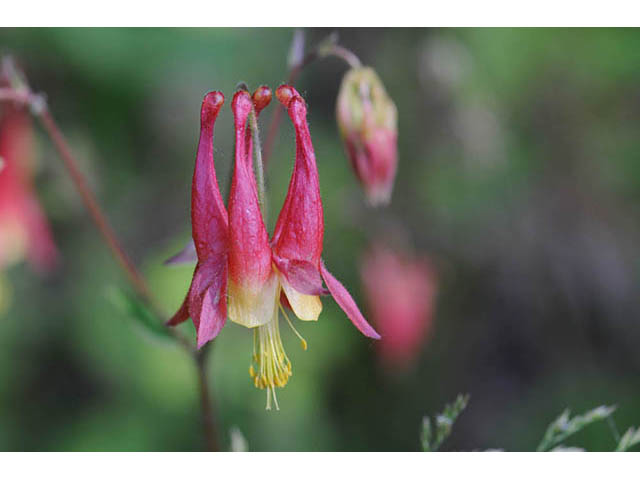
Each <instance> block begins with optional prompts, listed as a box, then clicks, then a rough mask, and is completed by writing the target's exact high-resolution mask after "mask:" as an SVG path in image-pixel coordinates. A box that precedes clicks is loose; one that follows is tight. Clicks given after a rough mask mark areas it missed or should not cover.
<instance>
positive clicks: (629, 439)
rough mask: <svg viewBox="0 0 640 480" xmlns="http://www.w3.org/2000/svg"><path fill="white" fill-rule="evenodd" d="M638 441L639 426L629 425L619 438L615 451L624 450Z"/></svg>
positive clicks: (639, 439) (639, 441)
mask: <svg viewBox="0 0 640 480" xmlns="http://www.w3.org/2000/svg"><path fill="white" fill-rule="evenodd" d="M638 443H640V428H634V427H631V428H629V430H627V431H626V432H625V434H624V435H623V436H622V438H621V439H620V442H619V443H618V446H617V447H616V452H626V451H627V450H629V449H630V448H631V447H633V446H634V445H637V444H638Z"/></svg>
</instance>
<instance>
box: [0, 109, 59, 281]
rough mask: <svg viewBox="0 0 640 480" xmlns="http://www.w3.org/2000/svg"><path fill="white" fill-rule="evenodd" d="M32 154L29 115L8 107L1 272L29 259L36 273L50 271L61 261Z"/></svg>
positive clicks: (2, 130) (2, 122)
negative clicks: (35, 185)
mask: <svg viewBox="0 0 640 480" xmlns="http://www.w3.org/2000/svg"><path fill="white" fill-rule="evenodd" d="M32 150H33V132H32V126H31V119H30V118H29V114H28V113H27V112H26V111H24V110H21V109H18V108H17V107H13V106H6V107H4V108H3V109H2V112H1V117H0V270H1V269H3V268H5V267H7V266H9V265H10V264H12V263H14V262H16V261H19V260H21V259H22V258H24V257H25V256H26V257H27V258H28V259H29V261H30V263H31V264H32V265H33V266H34V267H35V268H36V269H38V270H41V271H42V270H47V269H49V268H50V267H52V266H53V265H54V263H55V260H56V258H57V250H56V248H55V245H54V243H53V239H52V236H51V231H50V229H49V225H48V223H47V220H46V218H45V216H44V214H43V212H42V209H41V208H40V204H39V202H38V199H37V197H36V194H35V192H34V190H33V184H32V172H31V168H30V162H31V161H32V158H31V157H32V153H33V152H32Z"/></svg>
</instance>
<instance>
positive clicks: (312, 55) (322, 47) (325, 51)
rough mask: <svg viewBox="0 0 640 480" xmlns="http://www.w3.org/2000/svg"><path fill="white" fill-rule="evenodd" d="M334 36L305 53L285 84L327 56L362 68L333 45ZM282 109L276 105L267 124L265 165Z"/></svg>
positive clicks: (354, 55) (357, 61)
mask: <svg viewBox="0 0 640 480" xmlns="http://www.w3.org/2000/svg"><path fill="white" fill-rule="evenodd" d="M335 41H336V38H335V36H329V38H328V39H327V40H326V41H323V42H320V44H318V45H317V46H316V47H315V48H314V49H312V50H311V51H310V52H309V53H307V54H306V55H305V56H304V57H303V58H302V60H300V62H298V63H297V64H295V65H293V66H292V67H291V69H290V70H289V76H288V78H287V84H288V85H291V86H293V85H294V84H295V82H296V80H297V79H298V76H299V75H300V73H301V72H302V70H303V69H304V68H305V67H306V66H307V65H309V64H310V63H312V62H314V61H315V60H317V59H320V58H325V57H329V56H333V57H338V58H341V59H342V60H344V61H345V62H347V63H348V64H349V66H350V67H351V68H358V67H361V66H362V62H361V61H360V59H359V58H358V56H357V55H356V54H355V53H353V52H352V51H351V50H349V49H347V48H345V47H343V46H341V45H338V44H336V43H335ZM283 110H284V108H283V107H282V105H278V107H277V109H276V111H275V112H274V113H273V116H272V117H271V123H270V124H269V130H268V132H267V139H266V141H265V145H264V155H263V159H264V160H263V163H264V164H265V165H266V164H267V162H268V161H269V158H270V157H271V152H272V150H273V144H274V142H275V139H276V136H277V134H278V128H279V127H280V122H281V120H282V112H283Z"/></svg>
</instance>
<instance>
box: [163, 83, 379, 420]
mask: <svg viewBox="0 0 640 480" xmlns="http://www.w3.org/2000/svg"><path fill="white" fill-rule="evenodd" d="M277 96H278V99H279V100H280V101H281V102H282V103H283V104H284V105H285V106H286V107H287V110H288V112H289V116H290V117H291V120H292V121H293V125H294V128H295V131H296V146H297V149H296V161H295V165H294V169H293V175H292V177H291V183H290V184H289V191H288V193H287V196H286V199H285V202H284V206H283V207H282V210H281V212H280V215H279V217H278V221H277V224H276V228H275V232H274V235H273V238H272V240H271V242H269V237H268V234H267V230H266V227H265V225H264V220H263V218H262V213H261V211H260V199H259V198H258V190H257V185H256V179H255V176H254V173H253V168H252V165H253V164H252V161H251V152H252V148H253V142H252V137H251V132H250V131H249V128H248V127H247V123H248V119H249V117H250V115H251V112H252V110H253V111H254V112H255V113H256V115H257V114H258V113H259V112H260V111H261V110H262V109H263V108H264V107H266V105H267V104H268V103H269V102H270V100H271V91H270V90H269V89H268V88H267V87H260V88H259V89H258V90H256V92H255V93H254V94H253V97H251V96H250V95H249V94H248V93H247V92H245V91H239V92H237V93H236V94H235V96H234V98H233V102H232V105H231V108H232V110H233V115H234V121H235V133H236V147H235V166H234V173H233V181H232V185H231V191H230V193H229V213H228V216H227V212H226V211H225V209H224V205H223V204H222V199H221V196H220V192H219V190H218V185H217V181H216V178H215V171H214V169H213V153H212V152H213V147H212V133H213V122H214V121H215V118H216V116H217V114H218V111H219V109H220V107H221V106H222V102H223V97H222V94H220V93H216V92H214V93H212V94H208V95H207V97H205V101H204V102H203V109H202V112H203V114H202V131H201V137H200V146H199V147H198V157H197V159H196V171H195V173H194V180H193V192H192V196H193V201H192V225H193V237H194V240H195V246H196V252H197V256H198V264H197V266H196V271H195V273H194V278H193V281H192V283H191V288H190V289H189V293H188V295H187V298H186V299H185V302H184V303H183V305H182V307H181V308H180V309H179V310H178V312H177V313H176V315H175V316H174V317H173V318H172V319H171V320H170V321H169V324H170V325H176V324H178V323H180V322H182V321H184V320H186V319H187V318H188V317H189V316H191V317H192V319H193V322H194V324H195V326H196V330H197V332H198V347H201V346H202V345H204V344H205V343H206V342H207V341H209V340H211V339H212V338H213V337H215V336H216V335H217V334H218V332H219V331H220V329H221V328H222V326H223V325H224V320H225V317H226V300H227V298H228V307H229V313H228V315H229V319H230V320H231V321H233V322H236V323H239V324H240V325H244V326H245V327H248V328H251V329H253V332H254V352H253V361H252V364H251V366H250V368H249V374H250V375H251V378H252V379H253V382H254V385H255V386H256V387H258V388H260V389H266V390H267V408H271V399H272V398H273V401H274V403H275V405H276V408H277V407H278V404H277V399H276V395H275V388H276V387H284V386H285V385H286V384H287V382H288V380H289V377H290V376H291V362H290V360H289V358H288V357H287V354H286V353H285V351H284V347H283V345H282V339H281V338H280V327H279V313H280V312H282V314H283V316H284V317H285V319H286V320H287V322H288V323H289V325H290V326H291V328H292V329H293V331H294V332H295V333H296V335H297V336H298V337H299V338H300V340H301V342H302V346H303V348H305V349H306V345H307V344H306V341H305V340H304V339H303V338H302V337H301V336H300V334H299V333H298V332H297V331H296V330H295V328H294V327H293V324H292V323H291V321H290V320H289V318H288V316H287V314H286V311H285V308H284V306H283V305H286V306H290V307H291V309H292V310H293V312H294V313H295V314H296V316H297V317H298V318H300V319H301V320H317V319H318V316H319V315H320V312H321V310H322V303H321V302H320V298H319V295H322V294H326V293H328V292H330V293H331V294H332V295H333V297H334V298H335V299H336V301H337V302H338V304H339V305H340V306H341V307H342V309H343V310H344V311H345V312H346V314H347V316H348V317H349V318H350V319H351V321H352V322H353V323H354V325H355V326H356V327H357V328H358V329H359V330H360V331H361V332H362V333H363V334H365V335H366V336H368V337H371V338H380V337H379V335H378V334H377V333H376V331H375V330H374V329H373V328H372V327H371V326H370V325H369V324H368V323H367V321H366V320H365V319H364V317H363V316H362V314H361V313H360V311H359V310H358V307H357V306H356V304H355V302H354V301H353V299H352V298H351V296H350V295H349V293H348V292H347V290H346V289H345V288H344V287H343V286H342V284H341V283H340V282H339V281H338V280H336V279H335V278H334V277H333V276H332V275H331V274H330V273H329V272H328V271H327V270H326V268H325V267H324V264H323V263H322V260H321V254H322V242H323V234H324V220H323V212H322V201H321V199H320V186H319V182H318V171H317V167H316V163H315V155H314V152H313V146H312V144H311V136H310V134H309V127H308V125H307V121H306V113H307V108H306V105H305V103H304V101H303V100H302V98H301V97H300V95H299V94H298V92H296V91H295V89H293V88H292V87H288V86H282V87H280V88H279V89H278V91H277ZM227 220H228V223H227ZM211 245H215V248H211V247H210V246H211ZM227 275H228V277H227ZM227 278H228V282H229V291H228V295H227V292H226V282H227ZM323 279H324V281H325V282H326V284H327V287H328V291H327V290H325V289H324V287H323V285H322V280H323Z"/></svg>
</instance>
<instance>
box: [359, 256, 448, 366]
mask: <svg viewBox="0 0 640 480" xmlns="http://www.w3.org/2000/svg"><path fill="white" fill-rule="evenodd" d="M360 273H361V277H362V283H363V286H364V293H365V297H366V299H367V304H368V307H369V312H370V313H371V316H372V317H373V321H374V323H375V325H376V326H377V327H378V328H379V329H380V331H381V332H382V335H383V337H382V340H381V341H380V342H379V343H378V345H377V346H378V349H379V350H378V351H379V353H380V358H381V360H382V362H383V363H384V364H385V365H387V366H388V367H391V368H407V367H409V366H411V364H412V363H413V362H414V361H415V359H416V357H417V355H418V354H419V352H420V348H421V347H422V345H423V343H424V341H425V338H426V336H427V335H428V334H429V331H430V330H431V325H432V317H433V311H434V307H435V295H436V290H437V278H436V275H435V273H434V271H433V270H432V268H431V266H430V265H429V263H428V262H427V261H426V260H421V259H416V258H412V257H409V256H406V255H403V254H398V253H396V252H394V251H393V250H391V249H389V248H388V247H384V246H381V245H376V246H374V247H373V248H372V249H371V250H370V251H369V252H368V253H367V255H366V256H365V258H364V260H363V263H362V268H361V271H360Z"/></svg>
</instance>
